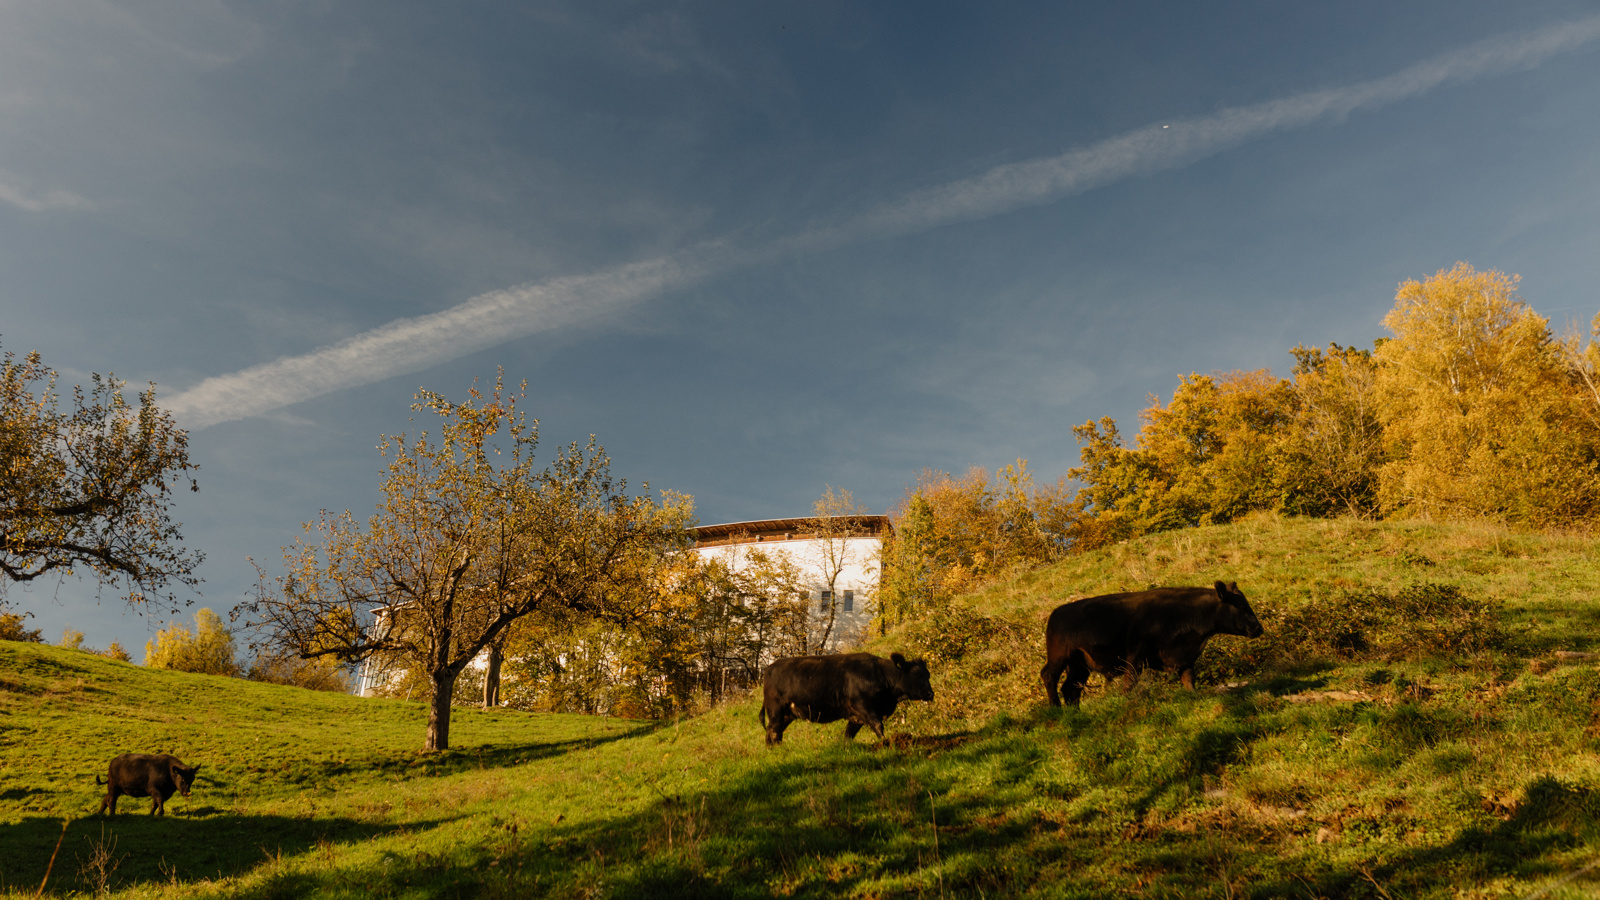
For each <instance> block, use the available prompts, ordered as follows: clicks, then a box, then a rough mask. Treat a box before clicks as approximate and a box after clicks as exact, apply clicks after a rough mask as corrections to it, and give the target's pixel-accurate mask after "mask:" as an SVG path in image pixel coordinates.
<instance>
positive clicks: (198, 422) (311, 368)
mask: <svg viewBox="0 0 1600 900" xmlns="http://www.w3.org/2000/svg"><path fill="white" fill-rule="evenodd" d="M1596 39H1600V16H1592V17H1590V18H1586V19H1581V20H1578V21H1575V22H1568V23H1564V24H1561V25H1555V26H1551V27H1547V28H1544V29H1540V30H1538V31H1534V32H1530V33H1526V34H1521V35H1515V36H1503V37H1497V38H1493V39H1490V40H1486V41H1482V42H1479V43H1476V44H1473V45H1471V46H1468V47H1464V48H1462V49H1459V50H1455V51H1452V52H1450V53H1446V54H1443V55H1440V56H1437V57H1434V58H1432V59H1429V60H1425V61H1423V62H1420V63H1417V64H1416V65H1413V66H1410V67H1408V68H1406V69H1403V70H1401V71H1399V72H1396V73H1394V74H1393V75H1388V76H1385V77H1383V78H1378V79H1374V80H1372V81H1366V82H1361V83H1359V84H1354V85H1348V86H1345V87H1340V88H1333V89H1330V90H1324V91H1314V92H1311V93H1306V94H1299V95H1296V96H1293V97H1286V98H1283V99H1280V100H1272V101H1268V102H1265V103H1258V104H1255V105H1252V106H1243V107H1237V108H1233V109H1226V110H1222V111H1221V112H1218V113H1215V114H1213V115H1209V116H1203V117H1199V118H1191V119H1184V120H1178V121H1173V122H1165V123H1160V122H1158V123H1155V124H1151V125H1148V126H1145V127H1143V128H1139V129H1136V130H1134V131H1131V132H1129V133H1127V134H1123V135H1120V136H1118V137H1114V138H1110V139H1107V140H1104V141H1101V142H1099V143H1096V144H1092V145H1090V146H1087V147H1083V148H1080V149H1077V150H1071V151H1068V152H1066V153H1063V154H1060V155H1058V156H1049V157H1043V158H1039V159H1032V160H1026V161H1023V162H1017V163H1009V164H1006V165H1002V166H997V167H995V168H993V169H990V170H988V171H987V172H984V173H982V174H980V175H977V176H974V177H972V178H967V179H962V180H959V181H954V182H949V183H946V184H941V185H935V186H932V187H927V188H922V189H920V190H916V191H913V192H911V193H909V194H906V195H904V196H902V197H899V198H897V199H895V200H893V201H890V202H888V203H885V204H882V205H880V206H877V207H875V208H872V209H869V210H867V211H865V212H863V213H859V214H856V215H852V216H846V217H841V218H840V219H839V220H836V221H834V222H831V223H829V222H824V223H819V224H816V225H814V226H812V227H809V228H805V229H802V230H800V231H798V232H796V233H794V234H791V235H789V236H787V237H782V238H779V239H777V240H774V241H772V242H770V243H767V244H764V245H760V246H744V247H740V246H738V245H736V244H733V243H729V242H721V243H714V244H706V245H702V246H700V247H696V248H693V249H690V250H686V251H683V252H681V253H678V254H675V255H673V256H668V257H662V258H659V259H655V260H650V261H646V262H640V263H634V264H630V265H626V266H619V267H616V268H612V269H606V270H602V271H599V272H595V273H591V274H588V275H580V276H572V277H566V278H559V279H555V280H552V281H547V282H541V283H537V284H528V285H522V286H519V287H513V288H506V289H504V290H499V291H493V292H490V293H487V294H482V295H480V296H477V297H474V298H472V299H471V300H468V301H467V302H465V303H463V304H461V305H460V306H456V307H453V308H451V309H447V310H443V311H441V312H438V313H433V314H431V315H427V316H419V317H416V318H411V319H401V320H399V321H395V322H391V323H389V324H387V325H383V326H381V327H379V328H376V329H373V330H372V331H369V332H366V333H365V334H361V335H357V336H356V337H353V338H351V339H349V340H346V341H343V342H341V343H339V344H335V345H333V346H330V347H326V348H323V349H320V350H316V351H313V352H311V353H307V354H304V355H301V356H292V357H285V358H283V359H279V360H276V361H274V362H270V363H266V364H264V365H260V366H254V367H251V368H248V369H245V370H243V371H240V372H235V373H233V374H231V375H221V376H218V377H215V378H208V379H206V380H205V381H202V382H201V383H200V384H199V385H197V386H195V387H193V388H191V389H189V390H187V391H184V392H182V393H180V394H177V395H175V396H173V397H171V398H169V399H168V400H167V405H168V406H169V407H170V408H171V409H173V411H174V412H175V414H176V415H177V416H178V418H179V421H180V422H182V423H183V424H184V425H185V426H186V427H189V428H204V427H206V426H209V425H214V424H216V423H218V422H226V421H230V420H234V419H242V418H246V417H248V416H253V415H259V414H261V413H264V412H267V411H269V410H273V409H277V408H279V407H282V406H286V405H288V404H291V403H295V402H298V401H300V400H307V399H310V398H312V397H317V396H321V395H323V394H327V393H331V392H333V391H336V390H340V389H343V388H347V387H353V386H356V385H361V384H370V383H372V382H375V381H379V380H381V379H384V378H389V377H391V376H394V375H400V374H404V373H407V372H415V371H420V370H422V369H425V368H428V367H430V366H433V365H436V364H438V363H441V362H445V361H447V360H450V359H454V358H457V357H460V356H463V355H465V354H468V353H472V352H474V351H477V350H482V349H485V348H487V347H491V346H494V345H496V344H500V343H504V342H506V341H510V340H514V339H516V338H520V337H525V336H527V335H529V334H533V333H535V332H539V331H546V330H550V329H553V328H559V327H562V326H565V325H571V324H575V323H577V322H580V321H583V320H587V319H593V318H596V317H599V316H601V315H605V314H609V313H614V312H616V311H618V310H619V309H621V308H623V307H624V306H626V305H628V304H631V303H636V302H638V301H640V300H644V299H646V298H648V297H650V296H653V295H656V294H659V293H660V292H662V291H665V290H670V289H673V288H678V287H683V286H685V285H687V284H690V283H693V282H695V281H698V280H701V279H704V278H708V277H711V276H714V275H716V274H719V273H722V272H727V271H729V270H731V269H735V268H740V267H744V266H749V265H755V264H758V263H760V262H763V261H766V260H771V259H775V258H782V257H786V256H793V255H796V254H804V253H815V252H820V251H824V250H828V249H832V248H836V247H840V246H845V245H848V244H852V243H858V242H861V241H866V240H878V239H884V238H889V237H895V236H899V235H906V234H914V233H917V232H922V231H927V230H931V229H933V228H938V227H940V226H943V225H950V224H954V223H957V222H966V221H972V220H976V219H983V218H987V217H990V216H995V215H1000V214H1002V213H1006V212H1010V211H1012V210H1016V209H1021V208H1023V207H1028V206H1037V205H1040V204H1044V203H1050V202H1053V201H1056V200H1060V199H1062V198H1064V197H1070V196H1073V195H1075V194H1080V193H1083V192H1084V191H1088V190H1092V189H1093V188H1096V187H1100V186H1103V185H1106V184H1110V183H1112V182H1115V181H1119V180H1122V179H1125V178H1130V177H1135V176H1139V175H1145V174H1149V173H1152V172H1158V171H1163V170H1168V169H1175V168H1179V167H1182V166H1185V165H1188V164H1190V163H1193V162H1195V161H1197V160H1200V159H1204V158H1205V157H1208V156H1212V155H1215V154H1217V153H1221V152H1223V151H1225V150H1227V149H1229V148H1232V147H1236V146H1239V145H1240V144H1243V143H1246V142H1248V141H1251V140H1255V139H1258V138H1261V137H1264V136H1267V135H1269V134H1272V133H1274V132H1281V131H1287V130H1291V129H1295V128H1305V127H1308V126H1311V125H1316V124H1320V123H1327V122H1337V121H1340V120H1341V119H1343V118H1344V117H1346V116H1348V115H1350V114H1351V113H1354V112H1360V111H1363V110H1374V109H1378V108H1381V107H1383V106H1387V105H1389V104H1393V103H1396V102H1399V101H1402V100H1407V99H1410V98H1413V97H1416V96H1419V95H1421V94H1423V93H1425V92H1427V91H1429V90H1432V89H1433V88H1436V87H1439V86H1441V85H1446V84H1453V83H1461V82H1465V81H1470V80H1473V79H1477V78H1483V77H1487V76H1491V75H1498V74H1503V73H1506V72H1513V71H1519V70H1525V69H1530V68H1533V67H1534V66H1537V65H1539V64H1540V63H1542V62H1544V61H1545V60H1548V59H1550V58H1551V57H1553V56H1556V55H1558V54H1561V53H1565V52H1569V51H1572V50H1575V49H1577V48H1579V47H1582V46H1585V45H1587V44H1589V43H1591V42H1593V41H1595V40H1596ZM4 190H5V188H4V187H3V186H0V199H3V200H6V201H7V202H15V201H13V200H11V198H10V197H9V196H7V195H6V194H5V193H3V192H4Z"/></svg>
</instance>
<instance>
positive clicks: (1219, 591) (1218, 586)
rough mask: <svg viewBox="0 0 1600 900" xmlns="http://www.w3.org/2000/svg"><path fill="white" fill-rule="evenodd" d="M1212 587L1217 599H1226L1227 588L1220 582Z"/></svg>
mask: <svg viewBox="0 0 1600 900" xmlns="http://www.w3.org/2000/svg"><path fill="white" fill-rule="evenodd" d="M1212 587H1214V588H1216V590H1217V596H1218V597H1226V596H1228V586H1227V585H1225V584H1223V583H1222V582H1220V581H1219V582H1217V583H1216V584H1214V585H1212Z"/></svg>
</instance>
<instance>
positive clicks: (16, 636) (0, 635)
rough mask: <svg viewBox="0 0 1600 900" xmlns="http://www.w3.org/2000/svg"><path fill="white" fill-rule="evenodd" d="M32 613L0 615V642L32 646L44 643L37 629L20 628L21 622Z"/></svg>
mask: <svg viewBox="0 0 1600 900" xmlns="http://www.w3.org/2000/svg"><path fill="white" fill-rule="evenodd" d="M30 615H32V613H23V614H22V615H20V616H19V615H17V614H16V613H0V641H27V642H29V643H32V644H42V643H44V636H43V635H42V634H40V633H39V629H37V628H24V627H22V620H23V619H25V618H27V617H28V616H30Z"/></svg>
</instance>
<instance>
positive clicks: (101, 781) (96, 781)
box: [94, 775, 105, 785]
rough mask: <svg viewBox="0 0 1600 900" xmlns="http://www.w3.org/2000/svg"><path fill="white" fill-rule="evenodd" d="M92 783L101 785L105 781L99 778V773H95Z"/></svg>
mask: <svg viewBox="0 0 1600 900" xmlns="http://www.w3.org/2000/svg"><path fill="white" fill-rule="evenodd" d="M94 783H95V784H102V785H103V784H105V781H104V780H102V779H101V778H100V776H99V775H96V776H95V777H94Z"/></svg>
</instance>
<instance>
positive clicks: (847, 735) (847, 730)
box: [844, 719, 861, 741]
mask: <svg viewBox="0 0 1600 900" xmlns="http://www.w3.org/2000/svg"><path fill="white" fill-rule="evenodd" d="M860 730H861V723H860V722H857V721H856V720H854V719H851V720H850V721H849V722H847V723H845V726H844V739H845V740H847V741H853V740H855V738H856V732H858V731H860Z"/></svg>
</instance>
